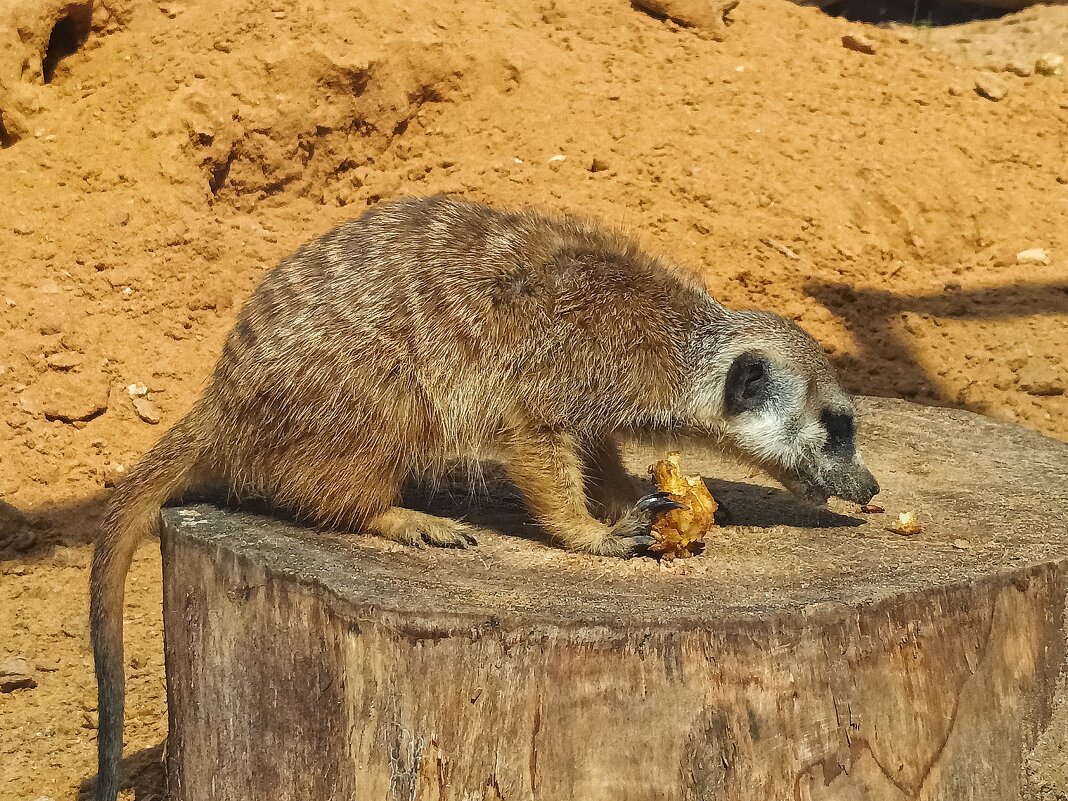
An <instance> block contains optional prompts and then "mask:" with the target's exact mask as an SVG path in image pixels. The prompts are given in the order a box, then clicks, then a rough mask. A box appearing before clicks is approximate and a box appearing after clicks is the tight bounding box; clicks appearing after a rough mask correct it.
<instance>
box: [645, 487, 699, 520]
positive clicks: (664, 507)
mask: <svg viewBox="0 0 1068 801" xmlns="http://www.w3.org/2000/svg"><path fill="white" fill-rule="evenodd" d="M687 508H689V507H687V506H686V504H684V503H679V502H678V501H676V500H672V498H671V496H670V495H668V493H666V492H653V493H650V494H649V495H645V496H643V497H641V498H639V499H638V502H637V503H636V504H634V510H635V511H636V512H640V513H641V514H647V515H649V516H650V517H656V515H658V514H660V513H661V512H667V511H670V510H671V509H687Z"/></svg>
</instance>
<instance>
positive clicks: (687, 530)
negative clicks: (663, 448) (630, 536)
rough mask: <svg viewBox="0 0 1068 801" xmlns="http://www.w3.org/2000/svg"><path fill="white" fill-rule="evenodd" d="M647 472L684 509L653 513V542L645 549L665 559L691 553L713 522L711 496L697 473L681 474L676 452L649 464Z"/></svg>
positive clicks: (662, 490) (693, 552)
mask: <svg viewBox="0 0 1068 801" xmlns="http://www.w3.org/2000/svg"><path fill="white" fill-rule="evenodd" d="M649 474H650V475H651V476H652V477H653V481H654V482H655V484H656V487H657V489H658V490H660V491H661V492H666V493H668V494H669V495H670V496H671V498H672V500H676V501H679V502H680V503H684V504H686V508H685V509H671V510H669V511H667V512H662V513H661V514H659V515H657V518H656V520H655V521H653V526H652V536H653V539H654V540H656V542H654V543H653V544H652V545H650V546H649V550H650V551H652V552H653V553H658V554H660V557H661V558H662V559H666V560H671V559H676V558H680V559H681V558H686V557H688V556H693V555H694V554H695V553H696V552H698V551H699V550H700V549H701V546H702V545H703V543H704V538H705V535H706V534H708V532H709V531H710V530H711V529H712V528H713V527H714V526H715V525H716V521H715V514H716V509H717V504H716V500H715V498H713V497H712V493H710V492H709V491H708V487H707V486H705V482H704V481H703V480H702V479H701V477H700V476H685V475H683V473H682V467H681V465H680V463H679V453H678V452H677V451H673V452H671V453H669V454H668V455H667V458H666V459H661V460H660V461H658V462H657V463H656V464H654V465H652V466H651V467H650V468H649Z"/></svg>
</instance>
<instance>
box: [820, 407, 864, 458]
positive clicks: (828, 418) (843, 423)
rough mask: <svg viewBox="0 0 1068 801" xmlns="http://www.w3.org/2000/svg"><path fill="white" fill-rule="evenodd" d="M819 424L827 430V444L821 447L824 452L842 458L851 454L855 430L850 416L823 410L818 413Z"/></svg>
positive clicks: (854, 443)
mask: <svg viewBox="0 0 1068 801" xmlns="http://www.w3.org/2000/svg"><path fill="white" fill-rule="evenodd" d="M820 423H822V424H823V427H824V428H825V429H826V430H827V442H826V443H824V445H823V450H824V451H826V452H827V453H833V454H841V455H843V456H849V455H850V454H852V453H853V451H854V450H855V448H856V442H855V438H856V430H855V429H854V426H853V416H852V415H851V414H845V413H843V412H833V411H831V410H830V409H824V410H823V411H822V412H820Z"/></svg>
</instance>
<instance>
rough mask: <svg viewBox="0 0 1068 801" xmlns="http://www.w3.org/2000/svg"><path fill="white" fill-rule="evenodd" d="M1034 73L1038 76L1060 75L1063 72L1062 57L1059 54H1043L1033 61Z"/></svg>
mask: <svg viewBox="0 0 1068 801" xmlns="http://www.w3.org/2000/svg"><path fill="white" fill-rule="evenodd" d="M1035 72H1037V73H1038V74H1039V75H1046V76H1052V75H1060V74H1062V73H1063V72H1064V56H1062V55H1060V54H1059V53H1043V54H1042V55H1041V56H1039V57H1038V60H1037V61H1035Z"/></svg>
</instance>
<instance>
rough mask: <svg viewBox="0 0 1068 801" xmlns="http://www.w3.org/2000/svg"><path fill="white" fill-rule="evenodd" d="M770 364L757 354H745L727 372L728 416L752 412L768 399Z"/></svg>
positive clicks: (726, 396) (725, 401)
mask: <svg viewBox="0 0 1068 801" xmlns="http://www.w3.org/2000/svg"><path fill="white" fill-rule="evenodd" d="M770 384H771V382H770V379H769V376H768V363H767V361H765V360H764V359H763V358H761V357H760V356H758V355H757V354H755V353H743V354H742V355H741V356H739V357H738V358H737V359H735V360H734V363H733V364H732V365H731V367H730V369H729V370H728V371H727V384H726V389H725V393H724V394H725V397H724V405H725V408H726V411H727V414H738V413H739V412H747V411H752V410H753V409H757V408H759V407H761V406H762V405H763V404H764V402H765V401H766V400H767V399H768V394H769V390H770Z"/></svg>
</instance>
